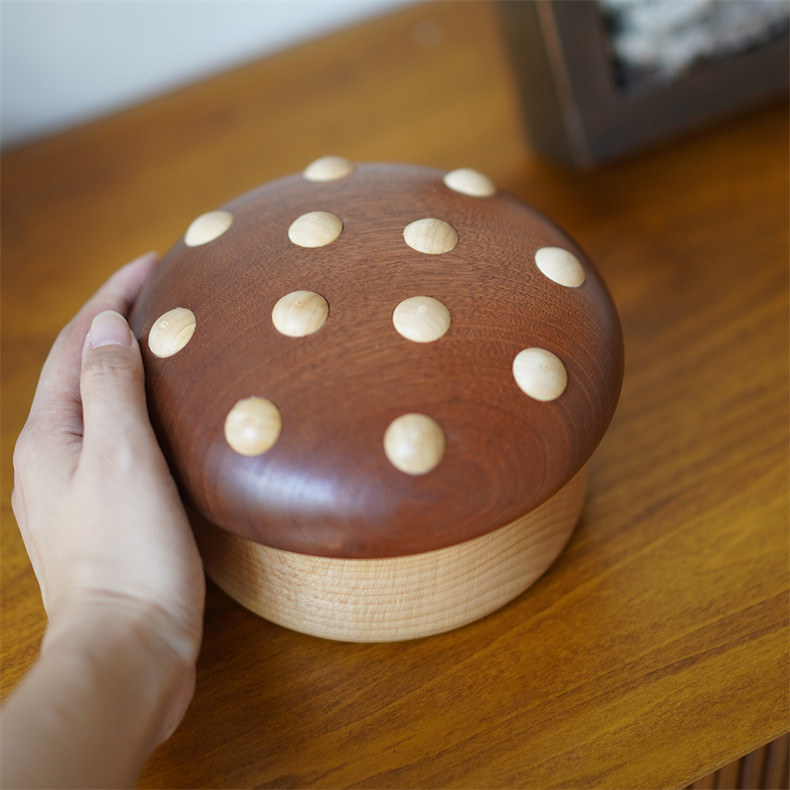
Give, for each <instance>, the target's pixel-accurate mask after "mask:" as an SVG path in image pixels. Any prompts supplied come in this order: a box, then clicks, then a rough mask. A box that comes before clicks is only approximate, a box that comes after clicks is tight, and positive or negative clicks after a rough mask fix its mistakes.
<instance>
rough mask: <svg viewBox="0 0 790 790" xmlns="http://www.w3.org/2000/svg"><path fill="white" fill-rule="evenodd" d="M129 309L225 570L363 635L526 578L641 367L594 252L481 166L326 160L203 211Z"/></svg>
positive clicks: (246, 587)
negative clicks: (628, 375) (627, 362)
mask: <svg viewBox="0 0 790 790" xmlns="http://www.w3.org/2000/svg"><path fill="white" fill-rule="evenodd" d="M131 321H132V327H133V329H134V331H135V333H136V335H137V337H138V338H139V339H140V342H141V347H142V349H143V358H144V363H145V368H146V378H147V387H148V397H149V409H150V413H151V419H152V422H153V425H154V428H155V430H156V432H157V435H158V437H159V440H160V442H161V445H162V448H163V450H164V452H165V454H166V456H167V458H168V460H169V462H170V464H171V468H172V470H173V473H174V475H175V477H176V480H177V482H178V484H179V486H180V489H181V492H182V495H183V497H184V500H185V502H186V503H187V506H188V507H189V509H190V512H191V516H192V521H193V525H194V528H195V532H196V535H197V537H198V542H199V544H200V546H201V551H202V554H203V557H204V562H205V566H206V570H207V572H208V574H209V575H210V576H211V577H212V578H213V579H214V580H215V581H216V583H217V584H218V585H219V586H220V587H222V588H223V589H224V590H226V591H227V592H228V593H229V594H230V595H231V596H232V597H234V598H235V599H236V600H238V601H239V602H241V603H242V604H243V605H244V606H247V607H248V608H250V609H251V610H253V611H255V612H257V613H259V614H261V615H263V616H264V617H266V618H269V619H271V620H273V621H275V622H277V623H280V624H282V625H285V626H287V627H289V628H293V629H296V630H299V631H304V632H306V633H310V634H314V635H318V636H323V637H328V638H333V639H341V640H350V641H387V640H398V639H408V638H414V637H420V636H426V635H428V634H434V633H438V632H441V631H445V630H448V629H450V628H454V627H456V626H459V625H462V624H464V623H468V622H471V621H472V620H475V619H477V618H479V617H482V616H483V615H486V614H488V613H489V612H492V611H493V610H495V609H497V608H498V607H500V606H502V605H503V604H505V603H507V602H508V601H510V600H511V599H512V598H514V597H515V596H516V595H518V594H519V593H521V592H522V591H523V590H524V589H526V587H528V586H529V585H530V584H531V583H532V582H533V581H534V580H535V579H536V578H537V577H538V576H540V575H541V574H542V573H543V572H544V571H545V570H546V568H547V567H548V566H549V565H550V564H551V562H552V561H553V560H554V559H555V557H556V556H557V554H558V553H559V552H560V551H561V549H562V547H563V546H564V545H565V543H566V541H567V539H568V537H569V536H570V534H571V532H572V530H573V528H574V526H575V524H576V522H577V520H578V517H579V514H580V512H581V509H582V503H583V499H584V491H585V464H586V462H587V460H588V459H589V457H590V455H591V454H592V452H593V450H594V449H595V447H596V445H597V444H598V442H599V441H600V439H601V437H602V436H603V434H604V431H605V430H606V428H607V426H608V424H609V421H610V419H611V417H612V414H613V412H614V409H615V405H616V402H617V398H618V395H619V391H620V385H621V380H622V370H623V350H622V337H621V332H620V326H619V322H618V319H617V314H616V312H615V309H614V306H613V304H612V300H611V298H610V296H609V294H608V293H607V290H606V287H605V286H604V284H603V282H602V281H601V279H600V277H599V276H598V274H597V273H596V271H595V269H594V267H593V266H592V264H591V263H590V261H589V260H588V259H587V257H586V256H585V255H584V253H583V252H582V250H581V249H580V248H579V247H578V246H577V245H576V244H575V243H574V242H573V241H571V240H570V239H569V238H568V236H567V235H566V234H565V233H563V232H562V231H561V230H560V229H559V228H558V227H557V226H556V225H554V224H553V223H551V222H550V221H549V220H547V219H546V218H545V217H543V216H541V215H540V214H539V213H537V212H536V211H535V210H534V209H532V208H530V207H529V206H527V205H525V204H524V203H523V202H521V201H519V200H517V199H515V198H513V197H512V196H509V195H506V194H503V193H501V192H498V191H497V190H496V188H495V187H494V185H493V184H492V183H491V182H490V180H489V179H488V178H486V177H485V176H483V175H481V174H480V173H477V172H475V171H472V170H466V169H462V170H456V171H453V172H451V173H443V172H439V171H436V170H433V169H427V168H423V167H413V166H405V165H389V164H364V165H363V164H359V165H356V166H355V165H352V164H351V163H349V162H347V161H346V160H344V159H341V158H338V157H324V158H323V159H319V160H317V161H316V162H314V163H313V164H311V165H310V166H309V167H308V168H307V169H306V170H305V171H304V172H303V173H301V174H298V175H294V176H290V177H288V178H284V179H281V180H279V181H276V182H273V183H270V184H267V185H264V186H262V187H259V188H257V189H255V190H253V191H251V192H249V193H247V194H245V195H243V196H241V197H239V198H237V199H235V200H232V201H231V202H230V203H228V204H226V205H225V206H223V207H222V208H220V209H217V210H215V211H210V212H208V213H207V214H204V215H202V216H200V217H198V218H197V219H196V220H195V221H194V222H193V223H192V224H191V225H190V227H189V228H188V230H187V232H186V234H185V236H184V238H183V239H182V240H181V241H179V242H178V243H177V244H176V245H175V247H173V249H172V250H171V251H170V252H169V253H168V255H167V256H166V257H165V259H164V260H163V261H162V263H161V264H160V266H159V268H158V269H157V271H156V273H155V274H154V276H153V277H152V279H151V280H150V281H149V282H148V283H147V285H146V287H145V289H144V291H143V293H142V294H141V296H140V298H139V300H138V302H137V304H136V305H135V308H134V310H133V313H132V318H131Z"/></svg>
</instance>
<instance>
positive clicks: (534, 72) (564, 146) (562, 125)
mask: <svg viewBox="0 0 790 790" xmlns="http://www.w3.org/2000/svg"><path fill="white" fill-rule="evenodd" d="M497 6H498V8H499V12H500V15H501V19H502V22H503V30H504V36H505V40H506V41H507V44H508V47H509V50H510V54H511V57H512V60H513V63H514V66H515V74H516V79H517V82H518V85H519V88H520V91H521V94H522V104H523V108H524V115H525V120H526V125H527V128H528V131H529V134H530V137H531V139H532V141H533V143H534V145H535V148H536V149H537V150H538V151H539V152H540V153H541V154H544V155H546V156H548V157H549V158H551V159H554V160H556V161H559V162H562V163H565V164H569V165H572V166H575V167H586V166H591V165H595V164H598V163H601V162H604V161H607V160H610V159H613V158H615V157H617V156H619V155H622V154H625V153H628V152H631V151H634V150H637V149H639V148H642V147H645V146H648V145H651V144H655V143H657V142H660V141H662V140H664V139H667V138H670V137H672V136H675V135H677V134H679V133H681V132H683V131H686V130H689V129H691V128H694V127H698V126H701V125H703V124H706V123H708V122H711V121H713V120H715V119H720V118H723V117H725V116H727V115H730V114H733V113H736V112H739V111H745V110H747V109H750V108H753V107H756V106H758V105H760V104H763V103H766V102H768V101H770V100H772V99H776V98H777V97H780V96H781V95H782V94H784V95H786V94H787V89H788V55H789V53H790V49H789V48H788V36H783V37H779V38H776V39H774V40H772V41H770V42H769V43H767V44H765V45H764V46H761V47H756V48H754V49H750V50H747V51H744V52H742V53H739V54H735V55H732V56H729V57H726V58H723V59H720V60H716V61H713V62H709V63H700V64H698V65H696V66H694V67H693V68H691V69H690V70H689V71H688V72H686V73H684V74H682V75H681V76H679V77H678V78H677V79H676V80H675V81H674V82H672V83H671V84H669V85H667V86H657V87H656V86H651V87H650V88H649V89H644V90H639V91H632V92H626V91H624V90H623V89H622V88H621V87H620V86H618V85H617V84H616V80H615V75H614V66H613V56H612V54H611V52H610V44H609V38H608V31H607V30H606V25H605V20H604V18H603V14H602V12H601V9H600V7H599V6H598V4H597V3H595V2H592V0H562V1H561V2H557V0H528V1H522V0H510V1H508V0H501V1H500V2H499V3H497Z"/></svg>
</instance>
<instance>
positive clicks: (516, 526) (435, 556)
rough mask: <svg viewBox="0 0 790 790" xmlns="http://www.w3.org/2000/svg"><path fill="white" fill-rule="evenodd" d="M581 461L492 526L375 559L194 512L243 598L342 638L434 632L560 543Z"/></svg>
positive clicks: (459, 619)
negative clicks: (260, 538) (324, 553)
mask: <svg viewBox="0 0 790 790" xmlns="http://www.w3.org/2000/svg"><path fill="white" fill-rule="evenodd" d="M586 483H587V468H586V467H583V468H582V470H581V471H580V472H578V473H577V474H576V475H574V476H573V478H572V479H571V480H570V481H569V482H568V483H567V484H566V485H564V486H563V487H562V488H561V489H560V490H559V491H558V492H557V493H556V494H554V496H552V497H550V498H549V499H548V500H547V501H546V502H544V503H543V504H542V505H539V506H538V507H536V508H535V509H534V510H531V511H530V512H529V513H526V514H524V516H522V517H521V518H519V519H516V521H514V522H513V523H512V524H506V525H505V526H503V527H500V528H499V529H496V530H494V531H493V532H489V533H487V534H485V535H482V536H481V537H479V538H475V539H474V540H467V541H465V542H464V543H459V544H457V545H453V546H447V547H445V548H443V549H436V550H435V551H429V552H424V553H422V554H409V555H407V556H405V557H387V558H382V559H338V558H336V557H318V556H315V555H310V554H296V553H295V552H291V551H282V550H281V549H273V548H271V547H270V546H264V545H262V544H260V543H255V542H253V541H251V540H245V539H244V538H240V537H238V536H237V535H234V534H233V533H230V532H228V531H226V530H223V529H219V528H218V527H215V526H214V525H213V524H210V523H209V522H207V521H205V520H204V519H201V518H199V517H197V516H196V515H195V514H194V513H193V514H192V524H193V527H194V529H195V533H196V535H197V537H198V545H199V546H200V552H201V555H202V556H203V562H204V565H205V568H206V572H207V573H208V574H209V576H210V577H211V578H212V579H213V580H214V581H215V582H216V583H217V584H218V585H219V586H220V587H221V588H222V589H223V590H225V592H227V593H228V595H230V596H231V597H232V598H234V599H235V600H237V601H238V602H239V603H241V604H242V605H243V606H246V607H247V608H248V609H250V610H251V611H253V612H257V613H258V614H260V615H261V616H262V617H265V618H266V619H267V620H271V621H272V622H275V623H278V624H280V625H284V626H286V627H287V628H293V629H294V630H296V631H299V632H301V633H305V634H311V635H313V636H320V637H324V638H326V639H338V640H341V641H344V642H393V641H403V640H411V639H419V638H422V637H426V636H432V635H434V634H441V633H444V632H445V631H449V630H450V629H452V628H459V627H460V626H463V625H466V624H467V623H471V622H473V621H475V620H478V619H479V618H481V617H485V615H487V614H490V613H491V612H494V611H496V610H497V609H499V608H500V607H501V606H504V605H505V604H506V603H509V602H510V601H511V600H512V599H513V598H515V597H516V596H517V595H519V594H520V593H522V592H523V591H524V590H526V589H527V587H529V586H530V585H531V584H533V583H534V582H535V580H536V579H538V578H539V577H540V576H541V574H542V573H543V572H544V571H545V570H546V568H548V567H549V565H551V563H552V562H554V560H555V559H556V557H557V555H558V554H559V553H560V551H562V548H563V547H564V546H565V544H566V543H567V542H568V538H569V537H570V535H571V533H572V532H573V528H574V527H575V526H576V523H577V522H578V520H579V515H580V514H581V510H582V506H583V504H584V493H585V491H586Z"/></svg>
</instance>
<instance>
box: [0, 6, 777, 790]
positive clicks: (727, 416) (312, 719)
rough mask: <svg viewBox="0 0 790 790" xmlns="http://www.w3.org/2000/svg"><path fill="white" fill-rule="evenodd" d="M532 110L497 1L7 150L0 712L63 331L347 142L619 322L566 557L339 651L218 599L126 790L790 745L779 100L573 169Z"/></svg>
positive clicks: (571, 777) (17, 655)
mask: <svg viewBox="0 0 790 790" xmlns="http://www.w3.org/2000/svg"><path fill="white" fill-rule="evenodd" d="M470 108H474V109H473V111H470ZM518 118H519V104H518V95H517V93H516V90H515V87H514V82H513V79H512V77H511V73H510V71H509V70H508V65H507V62H506V60H505V55H504V49H503V47H502V43H501V39H500V35H499V30H498V28H497V26H496V17H495V15H494V14H493V12H492V9H491V8H490V7H489V6H487V5H485V4H478V3H473V2H470V3H449V4H442V3H435V4H431V5H429V6H418V7H415V8H410V9H407V10H405V11H402V12H399V13H397V14H394V15H392V16H389V17H384V18H381V19H378V20H373V21H372V22H369V23H366V24H365V25H363V26H361V27H359V28H355V29H351V30H348V31H342V32H339V33H337V34H335V35H333V36H330V37H328V38H326V39H322V40H319V41H315V42H311V43H309V44H306V45H305V46H303V47H299V48H297V49H294V50H290V51H286V52H283V53H280V54H278V55H276V56H274V57H272V58H269V59H266V60H263V61H261V62H258V63H253V64H250V65H249V66H247V67H244V68H242V69H239V70H237V71H234V72H231V73H229V74H226V75H222V76H219V77H217V78H214V79H211V80H208V81H206V82H204V83H202V84H200V85H197V86H194V87H192V88H188V89H185V90H183V91H180V92H177V93H175V94H172V95H170V96H166V97H163V98H161V99H157V100H154V101H152V102H149V103H147V104H144V105H142V106H140V107H137V108H134V109H132V110H130V111H128V112H122V113H118V114H116V115H114V116H112V117H110V118H107V119H105V120H102V121H99V122H96V123H93V124H90V125H88V126H85V127H82V128H80V129H77V130H74V131H72V132H68V133H65V134H62V135H58V136H56V137H54V138H51V139H49V140H45V141H41V142H38V143H35V144H33V145H29V146H26V147H23V148H20V149H18V150H15V151H10V152H8V153H6V154H5V155H4V156H3V162H2V166H3V189H2V201H3V205H2V223H3V226H2V245H3V248H2V253H3V268H2V277H3V283H2V285H3V288H2V298H3V311H2V321H3V336H2V342H3V402H2V409H3V434H2V435H3V453H2V472H3V500H2V507H3V511H2V512H3V534H2V538H3V554H2V574H3V575H2V609H1V610H0V612H1V613H2V636H3V639H2V666H3V673H2V684H3V694H6V693H7V692H8V690H9V689H10V688H11V687H13V686H14V684H15V683H16V682H18V680H19V678H20V677H21V675H22V673H23V672H24V671H25V670H26V669H27V668H28V667H29V666H30V664H31V662H32V661H33V660H34V657H35V655H36V651H37V648H38V641H39V639H40V636H41V633H42V629H43V625H44V615H43V611H42V609H41V605H40V600H39V595H38V591H37V587H36V584H35V580H34V578H33V575H32V572H31V570H30V567H29V563H28V560H27V557H26V556H25V553H24V549H23V547H22V544H21V540H20V538H19V536H18V533H17V530H16V527H15V524H14V520H13V517H12V515H11V512H10V505H9V495H10V489H11V480H12V478H11V449H12V445H13V442H14V439H15V437H16V435H17V433H18V432H19V430H20V428H21V426H22V424H23V422H24V419H25V416H26V414H27V410H28V407H29V404H30V401H31V398H32V395H33V391H34V388H35V383H36V378H37V375H38V371H39V370H40V367H41V364H42V362H43V360H44V357H45V355H46V353H47V350H48V348H49V346H50V344H51V342H52V340H53V339H54V337H55V334H56V332H57V330H58V328H59V327H60V326H61V325H62V324H63V323H65V322H66V320H68V318H69V317H70V316H71V315H72V314H73V313H74V312H75V311H76V309H77V307H78V306H79V305H81V304H82V302H83V301H84V300H85V298H86V296H87V295H88V293H90V292H91V291H92V289H94V288H95V287H96V286H98V285H99V283H101V282H102V281H103V280H104V279H105V278H106V277H107V276H108V274H109V273H110V272H111V271H112V270H113V269H115V268H116V267H117V266H118V265H120V264H121V263H123V262H124V261H126V260H129V259H131V258H132V257H133V256H135V255H137V254H138V253H140V252H141V251H143V250H146V249H149V248H157V249H160V250H166V249H168V248H169V247H170V246H171V245H172V244H173V243H174V242H175V241H176V240H177V239H178V238H179V236H180V234H182V233H183V230H184V229H185V228H186V227H188V225H189V223H190V222H191V221H192V220H193V219H194V218H195V217H197V216H199V215H200V214H202V213H205V212H207V211H210V210H212V208H213V207H215V206H217V205H221V204H222V203H223V202H224V201H226V200H228V199H230V198H231V197H233V195H237V194H240V193H241V192H243V191H244V190H246V189H249V188H251V187H253V186H255V185H256V184H258V183H262V182H264V181H267V180H270V179H272V178H276V177H278V176H281V175H285V174H287V173H293V172H299V171H300V170H301V169H303V168H304V167H305V163H309V162H311V161H313V160H315V159H316V158H317V157H319V156H322V155H323V154H325V153H327V152H329V151H332V152H336V153H338V154H342V155H344V156H347V157H348V158H349V159H351V160H352V161H376V160H381V159H384V158H387V159H389V160H391V161H404V162H417V163H423V164H426V165H431V166H435V167H438V168H443V169H446V170H452V169H456V168H458V167H462V166H470V167H473V168H475V169H477V170H479V171H480V172H483V173H485V174H486V175H487V176H489V177H490V178H491V179H492V180H493V181H494V183H496V185H497V187H499V188H501V189H506V190H508V191H511V192H513V193H515V194H517V195H519V196H520V197H522V198H524V199H526V200H528V201H529V202H530V203H532V204H534V205H536V206H537V207H538V208H539V209H540V210H542V211H543V212H545V213H546V214H548V215H549V216H552V217H554V218H555V219H556V220H557V221H558V222H560V223H561V224H562V226H563V227H565V228H566V229H568V231H569V232H570V233H571V234H572V235H573V236H574V238H576V239H577V240H578V241H579V243H580V244H582V245H583V247H584V249H585V250H586V251H587V252H588V253H589V255H590V257H591V258H592V259H593V260H594V261H595V262H596V264H597V266H598V267H599V269H600V271H601V273H602V274H603V276H604V277H605V279H606V281H607V283H608V284H609V286H610V289H611V291H612V295H613V297H614V299H615V302H616V303H617V305H618V308H619V311H620V315H621V318H622V324H623V329H624V334H625V347H626V369H625V379H624V385H623V392H622V396H621V400H620V404H619V406H618V409H617V412H616V414H615V417H614V420H613V422H612V425H611V427H610V429H609V431H608V433H607V434H606V436H605V437H604V439H603V441H602V442H601V444H600V446H599V447H598V450H597V451H596V454H595V456H594V458H593V461H592V463H591V465H590V482H589V496H588V498H587V502H586V506H585V510H584V514H583V516H582V521H581V523H580V525H579V527H578V528H577V529H576V531H575V532H574V534H573V537H572V538H571V540H570V542H569V543H568V545H567V547H566V549H565V550H564V551H563V553H562V554H561V555H560V557H559V559H558V560H557V562H556V563H555V564H554V566H553V567H552V569H551V571H550V572H549V573H547V574H546V575H545V576H544V577H543V578H542V579H541V580H540V581H538V582H537V583H536V584H535V585H533V586H532V587H531V588H530V589H529V590H528V591H527V592H526V593H525V594H524V595H522V596H520V597H519V598H518V599H516V600H515V601H514V602H513V603H511V604H510V605H508V606H506V607H504V608H503V609H502V610H500V611H499V612H497V613H495V614H493V615H491V616H489V617H486V618H484V619H483V620H480V621H478V622H477V623H475V624H473V625H470V626H467V627H465V628H461V629H458V630H456V631H453V632H450V633H448V634H444V635H440V636H435V637H430V638H427V639H423V640H416V641H413V642H407V643H400V644H361V645H349V644H343V643H335V642H329V641H326V640H320V639H316V638H313V637H309V636H303V635H300V634H297V633H295V632H292V631H288V630H286V629H283V628H281V627H279V626H276V625H273V624H270V623H268V622H266V621H265V620H263V619H261V618H259V617H257V616H256V615H253V614H251V613H249V612H247V611H246V610H245V609H244V608H242V607H240V606H239V605H238V604H236V603H235V602H233V601H232V600H231V599H230V598H228V597H227V596H226V595H224V594H223V593H221V592H220V591H219V590H218V589H217V588H216V587H214V586H210V588H209V594H208V602H207V612H206V629H205V637H204V644H203V649H202V653H201V657H200V662H199V667H198V678H197V691H196V696H195V699H194V701H193V703H192V706H191V708H190V710H189V712H188V713H187V716H186V719H185V721H184V723H183V724H182V726H181V727H180V729H179V730H178V731H177V732H176V733H175V735H174V736H173V737H172V738H171V739H170V740H169V741H168V742H167V743H166V744H165V745H163V746H162V747H161V748H160V749H159V750H158V751H157V752H156V753H155V754H154V756H153V757H152V759H151V761H150V763H149V765H148V766H147V768H146V771H145V773H144V775H143V778H142V785H143V786H144V787H241V786H263V787H295V786H296V787H307V786H321V787H341V786H344V787H346V786H347V787H351V786H364V787H439V786H442V787H490V788H505V787H560V786H561V787H582V786H584V787H590V786H595V787H610V788H623V787H645V788H655V787H672V786H676V787H679V786H683V785H686V784H689V783H692V782H694V781H696V780H697V779H699V778H701V777H703V776H705V775H707V774H710V773H711V772H712V771H714V770H717V769H718V768H720V767H721V766H723V765H725V764H727V763H730V762H732V761H733V760H736V759H738V758H740V757H741V756H742V755H744V754H746V753H749V752H752V751H753V750H755V749H756V748H758V747H759V746H761V745H762V744H765V743H767V742H769V741H771V740H773V739H775V738H777V737H778V736H779V735H781V734H782V733H784V732H785V731H787V730H788V728H790V716H789V714H788V696H787V677H788V672H789V671H790V668H789V667H788V627H787V619H788V618H787V614H788V612H787V609H788V537H787V534H788V517H787V514H788V496H787V488H788V486H787V480H788V465H787V438H788V437H787V418H788V413H787V375H788V369H787V367H788V364H787V357H788V354H787V351H788V348H787V286H788V282H787V262H788V248H787V239H788V220H787V217H788V211H787V209H788V169H789V168H788V128H787V108H786V107H785V106H780V107H767V108H765V109H763V110H762V111H760V112H758V113H756V114H753V115H750V116H748V117H744V118H741V119H739V120H736V121H733V122H731V123H729V124H727V125H724V126H719V127H715V128H710V129H706V130H704V131H700V132H699V133H698V134H696V135H694V136H691V137H687V138H685V139H683V140H679V141H677V142H674V143H672V144H667V145H665V146H663V147H661V148H658V149H655V150H653V151H651V152H649V153H645V154H644V155H642V156H640V157H639V158H634V159H630V160H626V161H622V162H620V163H618V164H615V165H612V166H610V167H609V168H607V169H604V170H600V171H597V172H593V173H587V174H578V173H573V172H566V171H562V170H559V169H556V168H554V167H553V166H551V165H548V164H545V163H543V162H541V161H540V160H539V159H537V158H536V157H535V156H534V154H533V153H532V151H531V149H530V147H529V144H528V143H527V142H526V141H525V138H524V136H523V134H522V129H521V127H520V124H519V121H518ZM198 331H199V327H198ZM177 356H178V355H177ZM177 356H176V358H177Z"/></svg>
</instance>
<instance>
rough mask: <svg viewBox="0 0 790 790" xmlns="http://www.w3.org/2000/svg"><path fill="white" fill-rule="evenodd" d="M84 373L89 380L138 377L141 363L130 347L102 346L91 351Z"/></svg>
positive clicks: (84, 366) (83, 369)
mask: <svg viewBox="0 0 790 790" xmlns="http://www.w3.org/2000/svg"><path fill="white" fill-rule="evenodd" d="M82 375H83V378H84V379H85V378H87V379H88V380H89V381H91V380H93V381H101V380H108V379H117V378H130V377H135V378H136V377H138V376H139V375H140V364H139V361H138V360H136V359H135V358H134V356H133V355H132V353H131V352H130V350H129V349H125V348H122V347H121V346H102V347H100V348H96V349H93V350H92V351H91V353H90V354H89V356H88V358H87V359H86V360H85V364H84V365H83V368H82Z"/></svg>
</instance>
